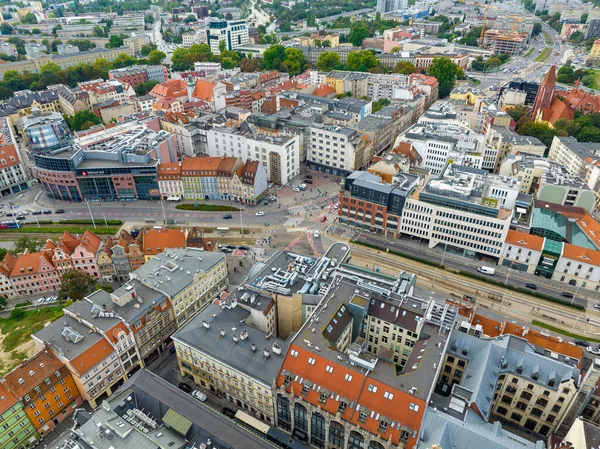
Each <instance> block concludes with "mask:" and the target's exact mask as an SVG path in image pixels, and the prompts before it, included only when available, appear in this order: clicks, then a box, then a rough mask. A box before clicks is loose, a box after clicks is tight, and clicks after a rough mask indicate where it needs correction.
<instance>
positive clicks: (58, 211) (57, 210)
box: [54, 209, 65, 214]
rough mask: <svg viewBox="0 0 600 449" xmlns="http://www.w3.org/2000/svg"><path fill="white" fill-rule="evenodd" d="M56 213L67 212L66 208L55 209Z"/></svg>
mask: <svg viewBox="0 0 600 449" xmlns="http://www.w3.org/2000/svg"><path fill="white" fill-rule="evenodd" d="M54 213H56V214H64V213H65V210H64V209H56V210H55V211H54Z"/></svg>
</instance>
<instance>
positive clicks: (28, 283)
mask: <svg viewBox="0 0 600 449" xmlns="http://www.w3.org/2000/svg"><path fill="white" fill-rule="evenodd" d="M7 256H8V254H7ZM52 256H53V251H52V250H51V249H44V250H43V251H38V252H36V253H30V252H29V250H28V249H26V250H25V252H23V254H20V255H19V256H18V257H17V258H16V260H15V261H14V263H13V264H12V268H11V270H10V274H9V278H10V282H11V283H12V286H13V288H14V290H15V293H16V294H17V296H31V295H35V294H39V293H45V292H49V291H54V290H58V289H59V288H60V272H59V271H58V269H57V268H56V267H55V266H54V264H53V263H52ZM12 257H13V256H9V259H11V258H12ZM4 260H7V259H6V256H5V258H4Z"/></svg>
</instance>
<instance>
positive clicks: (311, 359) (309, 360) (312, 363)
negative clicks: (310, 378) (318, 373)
mask: <svg viewBox="0 0 600 449" xmlns="http://www.w3.org/2000/svg"><path fill="white" fill-rule="evenodd" d="M315 361H316V360H315V359H313V358H312V357H310V358H309V359H308V364H309V365H314V364H315Z"/></svg>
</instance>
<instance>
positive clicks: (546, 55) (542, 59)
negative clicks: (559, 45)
mask: <svg viewBox="0 0 600 449" xmlns="http://www.w3.org/2000/svg"><path fill="white" fill-rule="evenodd" d="M551 54H552V49H551V48H548V47H546V48H544V50H543V51H542V52H541V53H540V54H539V55H538V57H537V58H535V62H546V61H547V60H548V58H549V57H550V55H551Z"/></svg>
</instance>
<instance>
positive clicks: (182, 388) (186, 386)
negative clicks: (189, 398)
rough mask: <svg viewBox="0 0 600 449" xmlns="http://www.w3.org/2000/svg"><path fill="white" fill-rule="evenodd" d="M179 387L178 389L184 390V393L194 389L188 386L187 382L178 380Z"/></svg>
mask: <svg viewBox="0 0 600 449" xmlns="http://www.w3.org/2000/svg"><path fill="white" fill-rule="evenodd" d="M177 386H178V387H179V389H180V390H181V391H185V392H186V393H188V394H189V393H191V392H192V391H194V389H193V388H192V387H190V386H189V385H188V384H186V383H185V382H179V385H177Z"/></svg>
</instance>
